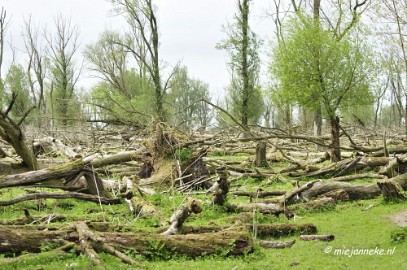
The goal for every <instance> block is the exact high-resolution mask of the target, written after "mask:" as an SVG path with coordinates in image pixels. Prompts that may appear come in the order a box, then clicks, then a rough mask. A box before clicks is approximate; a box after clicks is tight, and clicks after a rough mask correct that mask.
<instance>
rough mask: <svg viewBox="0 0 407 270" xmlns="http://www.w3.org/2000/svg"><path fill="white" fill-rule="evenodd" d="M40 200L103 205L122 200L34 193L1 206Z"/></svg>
mask: <svg viewBox="0 0 407 270" xmlns="http://www.w3.org/2000/svg"><path fill="white" fill-rule="evenodd" d="M38 199H78V200H83V201H89V202H95V203H101V204H120V203H122V202H121V200H120V199H111V198H104V197H98V196H95V195H90V194H83V193H77V192H64V193H57V192H54V193H33V194H26V195H23V196H20V197H17V198H14V199H11V200H8V201H0V206H9V205H13V204H16V203H20V202H25V201H32V200H38Z"/></svg>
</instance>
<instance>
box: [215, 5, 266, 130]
mask: <svg viewBox="0 0 407 270" xmlns="http://www.w3.org/2000/svg"><path fill="white" fill-rule="evenodd" d="M250 2H251V1H250V0H242V1H241V0H239V1H238V8H239V10H238V13H236V15H235V17H234V22H233V24H230V25H228V26H227V27H224V29H223V30H224V32H225V33H226V35H227V38H226V39H224V40H222V41H221V42H220V43H218V44H217V48H218V49H223V50H226V51H227V53H228V55H229V61H228V67H229V69H230V73H231V82H230V85H229V86H228V88H227V89H226V90H227V92H228V96H227V98H226V103H227V107H228V108H229V110H227V111H228V112H229V113H231V115H233V117H235V118H237V119H238V120H240V121H241V124H243V125H248V124H249V123H250V124H257V123H258V121H259V118H260V116H261V114H262V113H263V111H264V102H263V98H262V93H261V90H260V87H259V74H260V57H259V50H260V46H261V45H262V42H261V41H260V40H259V38H258V36H257V35H256V34H255V33H254V32H253V31H252V30H251V29H250V26H249V21H248V19H249V13H250V11H249V10H250V9H249V8H250ZM222 118H223V119H226V123H228V122H229V120H230V119H228V118H225V117H221V118H220V119H222Z"/></svg>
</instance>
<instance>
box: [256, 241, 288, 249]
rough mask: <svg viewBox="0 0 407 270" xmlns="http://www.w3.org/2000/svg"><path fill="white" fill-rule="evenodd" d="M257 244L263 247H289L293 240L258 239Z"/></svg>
mask: <svg viewBox="0 0 407 270" xmlns="http://www.w3.org/2000/svg"><path fill="white" fill-rule="evenodd" d="M258 242H259V245H260V246H261V247H263V248H277V249H281V248H290V247H292V246H293V245H294V244H295V240H292V241H288V242H273V241H266V240H260V241H258Z"/></svg>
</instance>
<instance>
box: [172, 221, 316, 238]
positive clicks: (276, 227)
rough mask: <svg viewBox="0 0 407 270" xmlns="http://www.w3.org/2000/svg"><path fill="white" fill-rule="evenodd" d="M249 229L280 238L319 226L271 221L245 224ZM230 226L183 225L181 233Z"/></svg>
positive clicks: (219, 229) (201, 231) (313, 230)
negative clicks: (268, 222)
mask: <svg viewBox="0 0 407 270" xmlns="http://www.w3.org/2000/svg"><path fill="white" fill-rule="evenodd" d="M244 226H245V227H246V229H247V230H249V231H253V230H254V229H255V230H256V232H257V237H260V238H270V237H271V238H280V237H284V236H290V235H295V234H315V233H316V232H317V227H316V226H315V225H314V224H310V223H306V224H294V223H271V224H256V225H253V224H245V225H244ZM228 228H229V227H226V226H183V227H182V229H181V231H180V233H182V234H198V233H213V232H219V231H222V230H225V229H228Z"/></svg>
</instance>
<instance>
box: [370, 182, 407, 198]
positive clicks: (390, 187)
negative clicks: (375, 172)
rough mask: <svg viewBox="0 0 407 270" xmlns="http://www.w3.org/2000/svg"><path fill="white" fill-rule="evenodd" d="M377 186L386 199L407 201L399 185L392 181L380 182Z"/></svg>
mask: <svg viewBox="0 0 407 270" xmlns="http://www.w3.org/2000/svg"><path fill="white" fill-rule="evenodd" d="M377 185H378V186H379V188H380V190H381V191H382V193H383V196H384V198H385V199H387V200H389V199H397V200H403V201H405V200H407V198H406V197H405V196H404V195H403V194H401V193H400V191H401V188H399V187H398V185H397V183H395V182H392V181H379V182H377Z"/></svg>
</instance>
